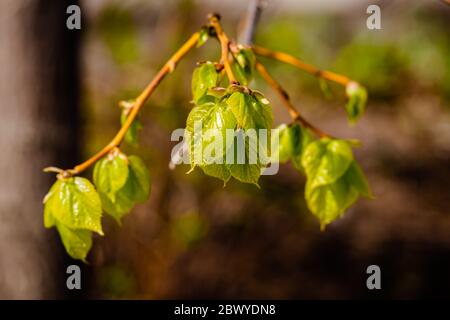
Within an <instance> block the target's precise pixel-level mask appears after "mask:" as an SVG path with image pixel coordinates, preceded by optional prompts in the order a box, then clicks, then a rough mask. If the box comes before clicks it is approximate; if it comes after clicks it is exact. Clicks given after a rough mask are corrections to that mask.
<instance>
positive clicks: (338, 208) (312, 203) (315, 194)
mask: <svg viewBox="0 0 450 320" xmlns="http://www.w3.org/2000/svg"><path fill="white" fill-rule="evenodd" d="M357 198H358V192H357V191H356V190H355V189H353V188H352V187H351V186H350V185H349V184H348V183H347V181H346V179H344V178H341V179H338V180H337V181H335V182H333V183H330V184H327V185H321V186H318V187H314V186H313V184H312V183H311V181H309V180H308V181H307V182H306V187H305V199H306V203H307V205H308V208H309V210H311V212H312V213H313V214H314V215H315V216H317V218H318V219H319V221H320V224H321V228H322V229H323V228H324V227H325V226H326V225H327V224H329V223H331V222H333V221H334V220H336V219H337V218H338V217H340V216H341V215H342V214H343V213H344V211H345V210H346V209H347V208H348V207H349V206H351V205H352V204H353V203H354V202H355V201H356V199H357Z"/></svg>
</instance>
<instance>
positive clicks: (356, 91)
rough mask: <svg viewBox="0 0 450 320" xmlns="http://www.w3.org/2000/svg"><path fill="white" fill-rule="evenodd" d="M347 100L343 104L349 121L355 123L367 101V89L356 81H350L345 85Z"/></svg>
mask: <svg viewBox="0 0 450 320" xmlns="http://www.w3.org/2000/svg"><path fill="white" fill-rule="evenodd" d="M346 93H347V96H348V102H347V104H346V106H345V109H346V110H347V117H348V121H349V122H350V123H352V124H353V123H355V122H356V121H357V120H358V119H359V117H361V115H362V114H363V113H364V110H365V108H366V102H367V91H366V89H365V88H364V87H362V86H360V85H359V84H358V83H356V82H350V83H349V84H348V85H347V87H346Z"/></svg>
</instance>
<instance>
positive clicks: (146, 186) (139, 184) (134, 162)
mask: <svg viewBox="0 0 450 320" xmlns="http://www.w3.org/2000/svg"><path fill="white" fill-rule="evenodd" d="M128 161H129V167H128V170H129V171H128V180H127V182H126V184H125V186H124V188H126V189H127V191H128V192H129V194H130V195H132V200H133V201H134V202H144V201H146V200H147V199H148V197H149V196H150V189H151V183H150V182H151V181H150V173H149V171H148V169H147V167H146V165H145V163H144V162H143V161H142V160H141V158H139V157H137V156H129V157H128Z"/></svg>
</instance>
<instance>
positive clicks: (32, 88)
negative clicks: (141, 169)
mask: <svg viewBox="0 0 450 320" xmlns="http://www.w3.org/2000/svg"><path fill="white" fill-rule="evenodd" d="M70 4H76V1H70V3H69V1H66V0H56V1H44V0H2V1H0V44H1V45H0V68H1V69H0V70H1V71H0V98H1V102H0V150H1V152H2V154H1V157H0V172H1V177H0V298H2V299H42V298H46V299H49V298H50V299H51V298H60V297H62V295H63V293H64V286H65V276H66V275H65V269H64V267H65V265H66V264H65V262H66V261H65V259H66V256H65V255H64V254H63V251H62V247H61V245H60V242H59V240H57V234H56V232H55V231H54V230H48V229H45V228H44V226H43V220H42V212H43V210H42V198H43V197H44V195H45V193H46V191H47V190H48V188H49V187H50V185H51V183H52V181H53V180H54V176H53V175H52V174H44V173H43V172H42V169H43V168H44V167H45V166H49V165H55V166H60V167H66V166H71V165H73V164H74V163H75V161H76V156H77V150H78V148H77V136H78V89H79V86H78V74H77V73H78V49H77V48H78V46H77V38H78V33H79V32H80V31H76V30H74V31H71V30H68V29H67V28H66V18H67V16H68V15H67V14H66V8H67V6H68V5H70Z"/></svg>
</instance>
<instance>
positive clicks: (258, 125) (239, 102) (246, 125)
mask: <svg viewBox="0 0 450 320" xmlns="http://www.w3.org/2000/svg"><path fill="white" fill-rule="evenodd" d="M227 104H228V105H229V106H230V108H231V111H232V112H233V114H234V116H235V117H236V121H237V125H238V127H240V128H243V129H257V130H258V129H266V130H270V128H271V127H272V122H273V115H272V108H271V107H270V105H269V103H268V101H267V99H265V98H263V97H259V96H253V95H251V94H248V93H244V92H234V93H233V94H232V95H231V96H230V97H229V98H228V99H227Z"/></svg>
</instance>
